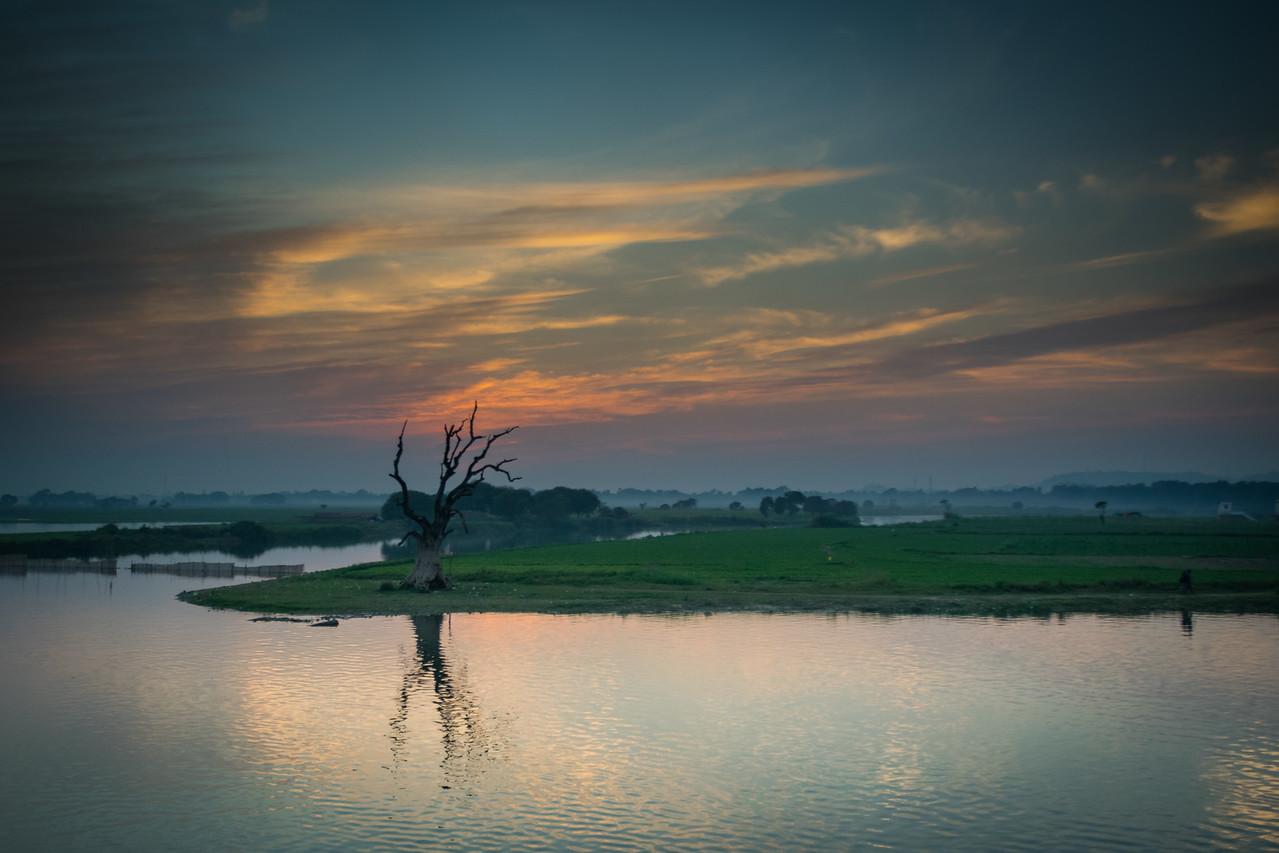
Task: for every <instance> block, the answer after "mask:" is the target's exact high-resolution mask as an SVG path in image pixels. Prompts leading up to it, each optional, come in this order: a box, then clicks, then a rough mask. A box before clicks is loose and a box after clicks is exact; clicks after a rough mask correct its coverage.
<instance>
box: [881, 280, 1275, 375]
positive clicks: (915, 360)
mask: <svg viewBox="0 0 1279 853" xmlns="http://www.w3.org/2000/svg"><path fill="white" fill-rule="evenodd" d="M1277 313H1279V280H1275V279H1270V280H1266V281H1263V282H1259V283H1255V284H1250V285H1244V286H1239V287H1232V288H1227V289H1223V290H1221V291H1219V292H1217V293H1213V294H1211V295H1207V296H1203V297H1201V298H1199V299H1197V300H1191V301H1186V302H1179V303H1175V304H1171V305H1163V306H1159V307H1155V308H1141V309H1137V310H1133V311H1122V312H1118V313H1114V314H1106V315H1103V316H1100V317H1089V318H1086V319H1083V320H1070V321H1067V322H1063V323H1052V324H1049V325H1046V326H1036V327H1034V328H1031V329H1024V330H1022V331H1018V332H1008V333H1005V334H998V335H987V336H985V337H981V338H975V339H973V340H967V341H959V342H956V343H944V344H932V345H930V346H923V347H916V348H914V349H910V350H906V351H904V352H902V353H900V354H898V355H895V356H892V357H890V358H888V359H885V360H884V361H881V362H880V363H879V364H878V365H876V367H875V370H874V373H875V375H876V376H877V377H879V378H881V379H883V380H884V381H897V380H900V379H910V378H921V377H927V376H936V375H939V374H944V373H954V372H956V371H960V370H973V369H977V368H983V367H996V366H999V365H1003V364H1010V363H1013V362H1018V361H1022V360H1024V359H1028V358H1034V357H1036V356H1043V355H1050V354H1052V353H1057V352H1075V351H1079V350H1090V349H1096V348H1101V347H1114V346H1124V345H1127V344H1140V343H1145V342H1148V341H1155V340H1159V339H1161V338H1168V337H1172V336H1173V335H1180V334H1185V333H1188V332H1194V331H1197V330H1200V329H1206V328H1210V327H1213V326H1219V325H1222V324H1225V323H1232V322H1238V321H1241V320H1248V319H1253V318H1256V317H1258V316H1269V315H1274V314H1277Z"/></svg>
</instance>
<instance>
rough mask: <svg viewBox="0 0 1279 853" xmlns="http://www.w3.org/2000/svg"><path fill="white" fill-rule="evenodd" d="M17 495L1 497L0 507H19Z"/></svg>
mask: <svg viewBox="0 0 1279 853" xmlns="http://www.w3.org/2000/svg"><path fill="white" fill-rule="evenodd" d="M17 505H18V496H17V495H0V506H17Z"/></svg>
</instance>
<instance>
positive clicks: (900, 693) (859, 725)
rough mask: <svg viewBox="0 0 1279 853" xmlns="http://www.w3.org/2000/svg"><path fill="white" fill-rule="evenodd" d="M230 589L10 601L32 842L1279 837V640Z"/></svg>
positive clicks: (717, 843)
mask: <svg viewBox="0 0 1279 853" xmlns="http://www.w3.org/2000/svg"><path fill="white" fill-rule="evenodd" d="M209 583H210V584H212V583H216V582H209ZM200 585H204V582H202V581H200V580H196V579H192V578H172V577H166V576H145V577H144V576H138V577H134V576H131V575H130V574H129V573H127V572H121V574H120V575H118V576H116V577H109V576H98V575H88V574H64V575H47V574H30V575H27V576H25V577H0V677H2V678H3V683H4V690H3V691H2V692H0V721H3V725H2V726H0V754H2V755H3V756H4V758H5V769H4V773H3V774H0V849H5V850H26V849H78V850H98V849H103V848H107V847H113V848H116V849H129V850H146V849H153V850H160V849H163V850H192V849H201V850H205V849H248V848H252V849H258V848H274V849H301V850H310V849H335V850H336V849H369V848H378V849H388V848H392V849H393V848H406V849H407V848H421V847H426V848H436V849H439V848H450V849H471V850H476V849H478V850H486V849H489V850H505V849H511V848H514V847H534V846H540V847H550V848H555V849H583V850H587V849H653V848H655V847H660V848H663V849H690V848H698V847H703V848H705V847H712V848H720V849H722V848H728V847H733V848H744V849H762V848H766V849H779V848H785V849H795V848H797V847H807V848H814V849H831V848H836V849H847V848H850V847H860V846H872V845H874V846H886V847H890V848H903V849H921V848H923V849H967V850H986V849H994V848H999V849H1044V848H1047V849H1094V848H1099V847H1120V846H1138V847H1142V848H1170V849H1209V848H1226V849H1231V848H1233V849H1245V848H1256V847H1260V846H1264V845H1266V844H1270V845H1274V844H1277V843H1279V713H1277V711H1276V709H1279V683H1277V681H1276V677H1275V674H1276V673H1277V672H1279V620H1277V619H1276V618H1274V617H1271V616H1254V617H1232V616H1195V617H1191V616H1187V617H1185V618H1182V617H1178V616H1176V615H1173V616H1157V617H1147V618H1140V619H1118V618H1099V617H1086V616H1074V617H1070V618H1069V619H1065V620H1062V619H1057V618H1054V619H1047V620H1029V619H1024V620H1004V621H1000V620H992V619H949V618H936V617H898V618H883V617H871V616H856V615H854V616H821V615H812V614H807V615H794V616H787V615H756V614H733V615H716V616H711V617H704V616H697V617H683V618H663V617H635V616H631V617H615V616H590V617H581V616H537V615H518V614H492V615H482V614H473V615H455V616H453V617H452V618H430V617H422V618H417V619H409V618H406V617H394V618H379V619H356V620H345V621H343V622H342V624H341V625H340V627H338V628H329V629H325V628H312V627H308V626H306V625H298V624H289V623H252V622H249V621H247V617H246V616H245V615H244V614H236V613H218V612H212V611H206V610H202V609H198V608H195V607H191V606H189V605H185V604H181V603H179V602H176V601H174V600H173V599H172V596H173V594H174V593H175V592H177V591H178V590H179V589H183V588H191V587H193V586H200Z"/></svg>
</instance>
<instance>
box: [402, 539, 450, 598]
mask: <svg viewBox="0 0 1279 853" xmlns="http://www.w3.org/2000/svg"><path fill="white" fill-rule="evenodd" d="M404 586H409V587H413V588H414V589H418V590H422V591H429V590H433V589H448V586H449V582H448V580H447V579H446V578H445V577H444V569H443V568H442V567H441V566H440V546H439V545H438V544H430V545H428V544H427V543H425V542H419V543H418V546H417V560H416V561H415V562H414V563H413V571H412V573H411V574H410V575H409V576H408V577H407V578H405V579H404Z"/></svg>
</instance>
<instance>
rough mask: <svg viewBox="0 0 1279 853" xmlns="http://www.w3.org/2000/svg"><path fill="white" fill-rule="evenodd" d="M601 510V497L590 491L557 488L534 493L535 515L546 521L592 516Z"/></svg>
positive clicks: (566, 487) (533, 506) (533, 505)
mask: <svg viewBox="0 0 1279 853" xmlns="http://www.w3.org/2000/svg"><path fill="white" fill-rule="evenodd" d="M599 508H600V499H599V495H597V494H595V493H594V492H592V491H591V490H590V489H570V488H569V487H568V486H556V487H555V488H553V489H545V490H543V491H540V492H534V493H533V503H532V509H533V513H534V514H535V515H537V516H538V517H539V518H541V519H543V520H546V521H553V520H556V519H564V518H568V517H569V516H572V515H590V514H591V513H593V512H595V511H596V510H598V509H599Z"/></svg>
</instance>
